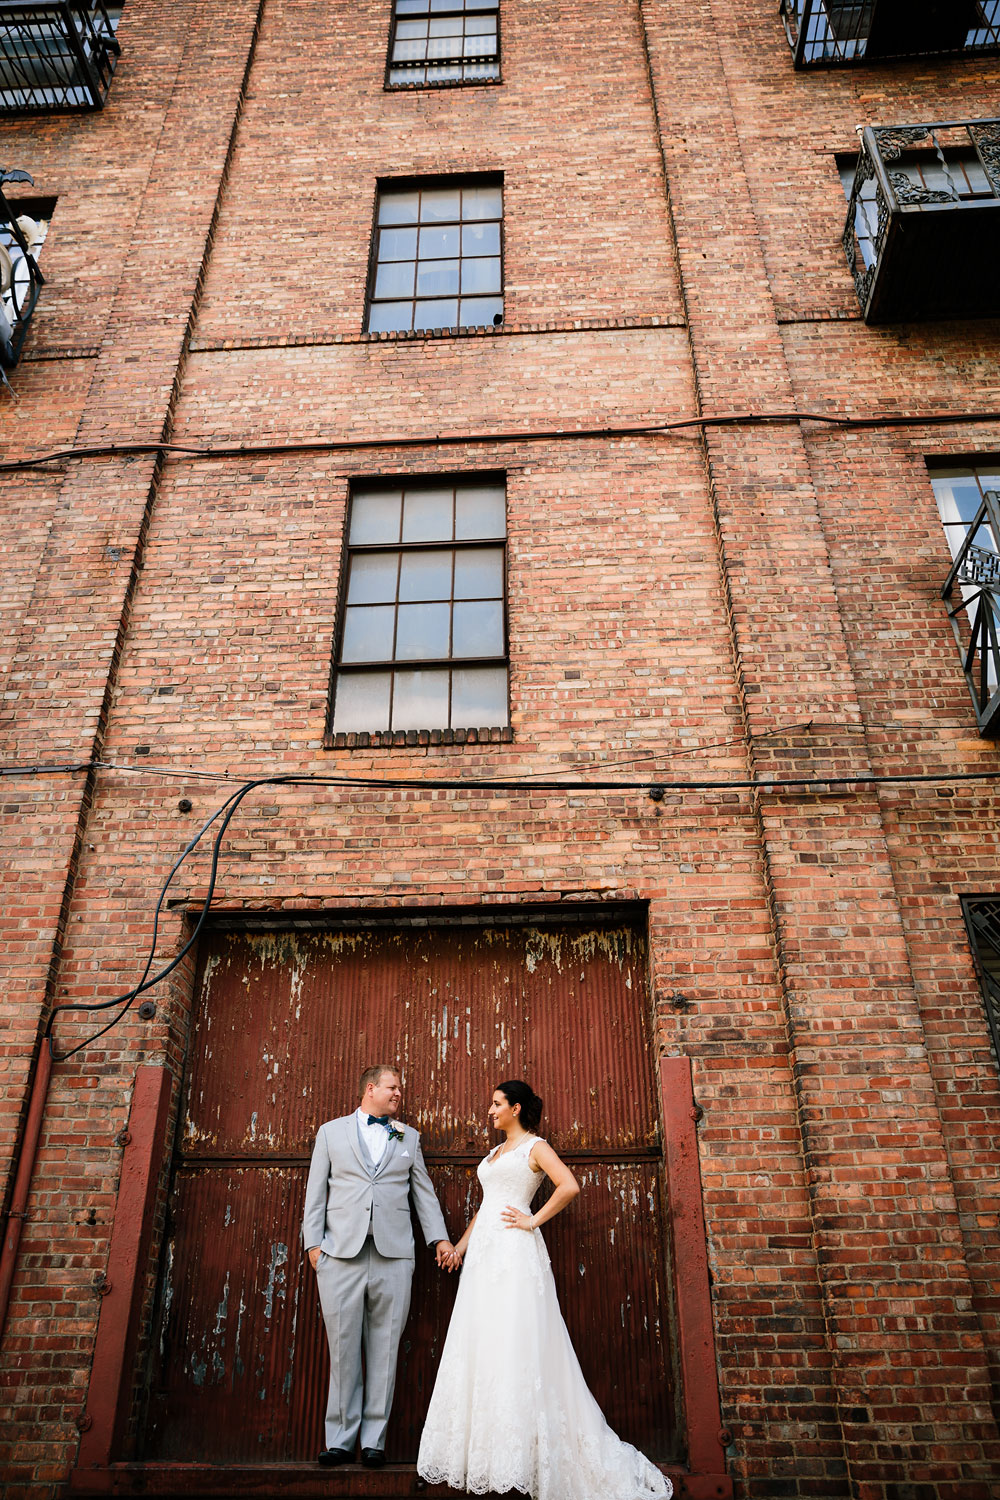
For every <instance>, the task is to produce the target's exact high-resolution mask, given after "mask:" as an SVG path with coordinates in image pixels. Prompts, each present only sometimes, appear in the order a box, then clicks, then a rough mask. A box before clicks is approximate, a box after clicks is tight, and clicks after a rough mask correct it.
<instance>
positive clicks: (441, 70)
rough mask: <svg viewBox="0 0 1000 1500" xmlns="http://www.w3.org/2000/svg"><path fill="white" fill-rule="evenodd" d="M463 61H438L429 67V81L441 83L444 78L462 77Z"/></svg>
mask: <svg viewBox="0 0 1000 1500" xmlns="http://www.w3.org/2000/svg"><path fill="white" fill-rule="evenodd" d="M461 76H462V64H461V63H443V64H442V63H436V64H435V65H434V67H431V68H428V69H427V82H428V83H440V82H441V81H442V79H448V78H461Z"/></svg>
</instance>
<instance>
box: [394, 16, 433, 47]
mask: <svg viewBox="0 0 1000 1500" xmlns="http://www.w3.org/2000/svg"><path fill="white" fill-rule="evenodd" d="M426 35H427V22H426V21H400V22H399V25H398V26H397V27H396V40H397V42H402V41H409V40H410V38H411V37H425V36H426Z"/></svg>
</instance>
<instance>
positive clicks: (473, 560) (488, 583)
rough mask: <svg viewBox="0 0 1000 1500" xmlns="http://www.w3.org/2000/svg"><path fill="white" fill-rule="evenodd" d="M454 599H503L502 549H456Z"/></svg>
mask: <svg viewBox="0 0 1000 1500" xmlns="http://www.w3.org/2000/svg"><path fill="white" fill-rule="evenodd" d="M455 598H456V599H502V598H503V548H502V547H460V548H459V549H458V551H457V552H456V553H455Z"/></svg>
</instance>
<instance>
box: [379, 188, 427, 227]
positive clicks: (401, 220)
mask: <svg viewBox="0 0 1000 1500" xmlns="http://www.w3.org/2000/svg"><path fill="white" fill-rule="evenodd" d="M419 201H420V194H419V193H418V192H417V191H416V189H415V188H414V190H413V191H412V192H409V193H406V192H401V191H399V190H397V189H394V188H389V189H387V190H386V191H385V192H383V193H382V194H380V196H379V200H378V221H379V223H380V224H415V223H416V222H417V205H418V203H419Z"/></svg>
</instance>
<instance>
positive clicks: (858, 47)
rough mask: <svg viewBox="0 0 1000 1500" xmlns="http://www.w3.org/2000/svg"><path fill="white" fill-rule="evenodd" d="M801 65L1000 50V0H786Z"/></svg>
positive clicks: (784, 8)
mask: <svg viewBox="0 0 1000 1500" xmlns="http://www.w3.org/2000/svg"><path fill="white" fill-rule="evenodd" d="M781 18H782V20H783V21H784V23H785V32H786V34H787V36H788V41H789V45H790V46H791V48H792V51H793V53H794V57H795V66H796V67H797V68H816V67H835V66H837V65H838V64H839V65H843V64H852V63H853V64H857V63H864V62H877V61H879V60H881V59H882V58H889V57H908V56H909V57H913V56H921V55H922V56H927V55H934V54H945V55H947V54H950V55H956V54H958V55H961V54H963V53H981V52H993V51H997V50H1000V0H781Z"/></svg>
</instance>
